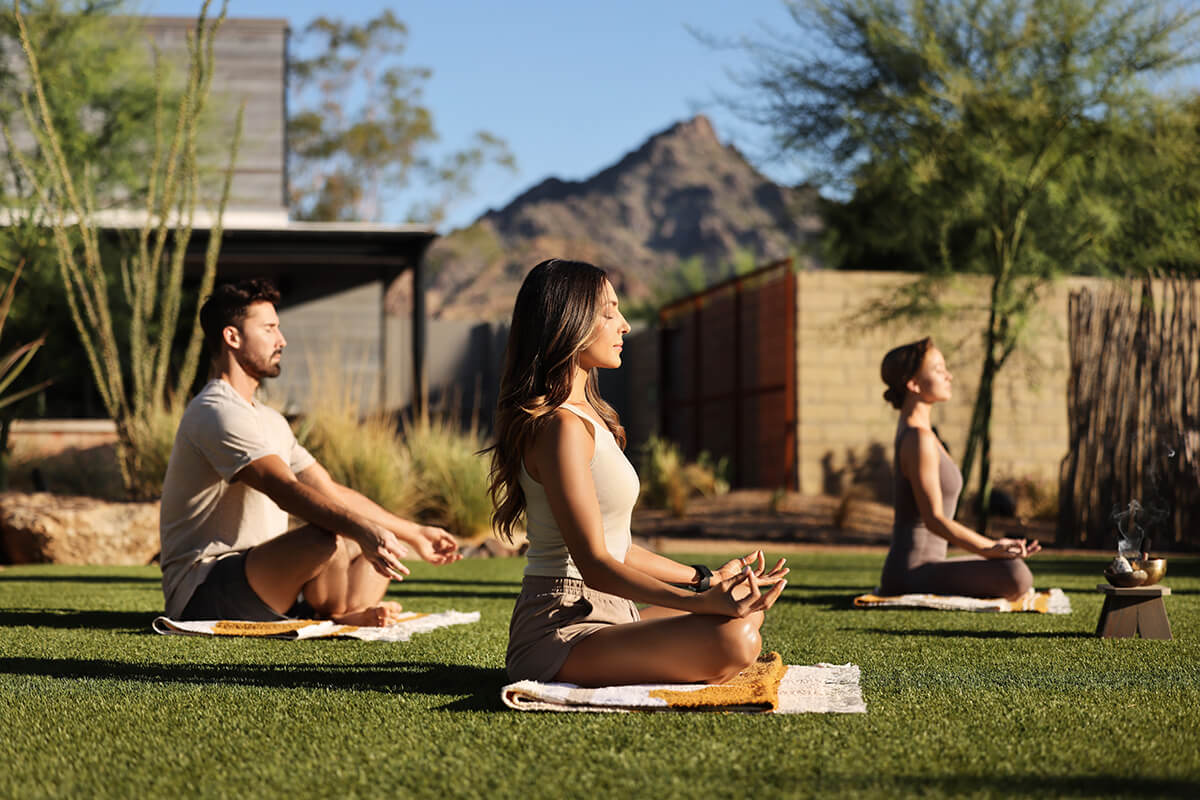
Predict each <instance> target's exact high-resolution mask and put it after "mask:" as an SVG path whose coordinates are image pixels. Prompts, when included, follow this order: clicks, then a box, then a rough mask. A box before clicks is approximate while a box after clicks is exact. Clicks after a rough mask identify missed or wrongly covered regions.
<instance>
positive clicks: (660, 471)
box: [640, 436, 729, 517]
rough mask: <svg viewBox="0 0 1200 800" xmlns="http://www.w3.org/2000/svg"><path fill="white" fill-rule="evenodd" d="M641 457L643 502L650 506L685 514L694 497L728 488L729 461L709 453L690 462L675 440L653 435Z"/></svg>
mask: <svg viewBox="0 0 1200 800" xmlns="http://www.w3.org/2000/svg"><path fill="white" fill-rule="evenodd" d="M640 460H641V470H640V475H641V479H642V494H641V504H642V505H643V506H645V507H647V508H665V509H668V510H670V512H671V514H672V515H674V516H676V517H682V516H683V515H684V513H685V512H686V511H687V505H688V502H689V501H690V500H691V499H692V498H693V497H695V496H697V495H700V496H703V497H714V496H716V495H720V494H725V493H726V492H728V491H729V481H728V478H727V471H728V462H727V461H726V460H725V459H720V460H718V461H715V462H714V461H713V459H712V457H711V456H710V455H709V454H708V453H701V454H700V456H699V457H698V458H697V459H696V460H695V461H692V462H688V461H685V460H684V458H683V454H682V453H680V452H679V446H678V445H676V444H675V443H674V442H672V441H669V440H667V439H662V438H660V437H657V436H652V437H650V439H649V441H647V442H646V444H645V445H644V446H643V447H642V449H641V453H640Z"/></svg>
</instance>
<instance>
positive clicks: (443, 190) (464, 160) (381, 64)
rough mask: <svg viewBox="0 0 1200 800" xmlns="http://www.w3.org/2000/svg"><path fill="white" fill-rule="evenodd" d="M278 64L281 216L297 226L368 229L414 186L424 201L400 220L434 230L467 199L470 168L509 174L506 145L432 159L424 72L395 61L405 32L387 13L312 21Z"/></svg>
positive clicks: (480, 136)
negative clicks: (283, 102) (328, 223)
mask: <svg viewBox="0 0 1200 800" xmlns="http://www.w3.org/2000/svg"><path fill="white" fill-rule="evenodd" d="M297 39H298V41H297V42H296V43H295V45H294V47H293V48H292V51H293V56H292V57H291V58H290V59H289V61H288V87H289V92H290V93H291V97H292V99H291V101H290V104H291V106H292V107H293V108H294V109H296V110H295V111H294V112H293V113H292V114H291V116H290V117H289V119H288V151H289V168H290V174H289V182H290V184H291V187H292V192H291V198H290V203H291V211H292V215H293V216H294V217H296V218H297V219H306V220H344V221H353V220H359V221H372V220H378V219H380V218H381V217H382V216H383V214H384V204H385V201H386V199H387V197H388V196H389V195H396V194H399V193H400V192H402V191H403V190H405V189H406V188H409V187H412V186H414V185H417V186H420V187H421V188H422V194H423V195H424V196H425V198H426V199H424V200H422V201H421V202H419V203H415V204H413V205H412V207H411V208H409V209H408V210H407V213H406V217H407V219H408V221H413V222H426V223H430V224H437V223H439V222H441V221H442V219H443V218H444V216H445V213H446V209H447V207H448V206H449V205H450V204H451V203H452V202H453V201H454V200H455V199H457V198H460V197H463V196H465V195H468V194H470V192H471V187H472V183H473V181H474V178H475V176H476V175H477V174H478V172H479V170H480V169H481V168H483V167H485V166H487V165H490V164H495V165H500V166H503V167H507V168H509V169H512V168H513V167H514V160H513V157H512V154H511V153H510V152H509V150H508V147H507V145H506V144H505V143H504V142H503V141H502V140H501V139H499V138H497V137H496V136H495V135H493V134H491V133H488V132H486V131H480V132H477V133H476V134H475V135H474V137H473V139H472V141H471V142H470V144H469V145H468V146H467V147H465V148H463V149H462V150H456V151H453V152H450V153H448V154H445V155H437V154H436V149H435V148H436V144H437V142H438V138H439V137H438V133H437V129H436V127H435V126H434V120H433V114H432V112H431V111H430V110H429V108H428V107H427V106H425V105H424V101H423V92H424V85H425V83H426V81H428V80H429V77H430V75H431V72H430V70H428V69H425V68H422V67H411V66H406V65H405V64H404V63H403V62H402V60H401V59H402V56H403V54H404V50H405V46H406V44H407V41H408V29H407V27H406V26H405V25H404V23H403V22H401V21H400V20H398V19H396V17H395V15H394V14H392V12H391V11H390V10H386V11H384V12H383V13H381V14H380V15H379V16H377V17H375V18H374V19H371V20H369V21H367V22H365V23H363V24H361V25H358V24H350V23H346V22H343V21H341V20H337V19H330V18H328V17H319V18H318V19H315V20H313V21H312V22H311V23H309V24H308V26H307V27H306V28H305V29H304V31H303V32H302V33H301V35H300V36H299V37H297Z"/></svg>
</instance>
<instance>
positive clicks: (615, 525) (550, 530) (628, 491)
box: [491, 259, 788, 686]
mask: <svg viewBox="0 0 1200 800" xmlns="http://www.w3.org/2000/svg"><path fill="white" fill-rule="evenodd" d="M628 332H629V325H628V323H626V321H625V318H624V317H623V316H621V312H620V311H619V310H618V307H617V295H616V292H615V291H614V290H613V287H612V284H611V283H609V281H608V278H607V277H606V275H605V273H604V271H603V270H600V269H598V268H596V267H594V266H592V265H591V264H585V263H583V262H579V261H565V260H562V259H550V260H549V261H543V262H542V263H540V264H538V265H537V266H536V267H534V268H533V270H532V271H531V272H530V273H529V275H527V276H526V277H525V281H524V283H522V285H521V289H520V292H519V293H518V294H517V301H516V304H515V306H514V308H513V316H512V327H511V329H510V332H509V336H508V346H507V350H506V352H505V363H504V373H503V376H502V377H501V382H500V399H499V401H498V403H497V408H496V444H495V446H494V447H493V448H492V472H491V494H492V500H493V503H494V505H495V511H494V513H493V515H492V520H493V522H494V524H495V526H496V529H497V530H498V531H499V533H500V534H501V535H502V536H505V537H507V538H509V539H510V540H511V538H512V535H513V531H514V528H515V527H516V526H517V524H518V522H519V520H520V518H521V516H522V515H523V516H524V517H525V521H526V530H527V533H528V536H529V551H528V558H529V563H528V564H527V565H526V567H525V577H524V579H523V581H522V584H521V594H520V596H519V597H518V598H517V602H516V605H515V607H514V608H513V615H512V622H511V624H510V626H509V640H508V653H507V656H506V664H507V668H508V674H509V676H510V677H511V678H512V679H513V680H523V679H529V680H538V681H565V682H568V683H574V684H578V685H581V686H602V685H618V684H631V683H676V682H678V683H684V682H720V681H723V680H727V679H728V678H731V677H733V676H734V675H736V674H737V673H738V672H740V671H741V670H742V669H744V668H745V667H747V666H749V665H750V664H751V663H753V662H754V660H755V659H756V658H757V657H758V654H759V651H760V650H761V648H762V642H761V639H760V637H759V627H760V626H761V625H762V621H763V614H764V613H765V612H766V611H767V609H769V608H770V607H771V606H772V605H773V604H774V603H775V601H776V600H777V599H778V598H779V595H780V593H781V592H782V591H783V587H784V585H785V584H786V581H784V580H783V577H784V575H786V574H787V572H788V570H787V568H786V567H784V565H783V560H782V559H780V561H779V563H778V564H776V565H775V567H774V568H773V569H772V570H770V571H769V572H768V571H766V569H765V563H764V559H763V555H762V552H761V551H758V552H756V553H751V554H750V555H748V556H746V557H745V558H739V559H734V560H732V561H730V562H728V563H727V564H725V565H723V566H722V567H720V568H719V569H718V570H716V571H715V572H714V571H712V570H710V569H708V568H707V567H705V566H702V565H699V566H694V567H693V566H687V565H685V564H680V563H678V562H676V561H672V560H671V559H669V558H665V557H663V556H660V555H657V554H655V553H653V552H651V551H649V550H646V549H644V548H642V547H639V546H638V545H635V544H633V543H632V539H631V536H630V528H629V526H630V517H631V514H632V512H633V505H634V503H635V502H636V500H637V496H638V490H639V482H638V477H637V473H636V472H635V471H634V469H633V466H632V465H631V464H630V463H629V461H628V459H626V458H625V454H624V453H623V452H622V448H623V447H624V445H625V430H624V428H622V427H621V424H620V421H619V420H618V419H617V414H616V412H615V411H614V410H613V409H612V407H611V406H609V405H608V404H607V403H605V402H604V400H603V399H601V397H600V394H599V392H598V390H597V376H596V373H597V370H599V369H615V368H616V367H619V366H621V349H622V346H623V345H622V339H623V337H624V335H625V334H626V333H628ZM760 587H761V588H760ZM768 587H769V588H768ZM635 603H646V604H649V605H648V607H645V608H642V609H641V610H639V609H638V607H637V606H636V605H635Z"/></svg>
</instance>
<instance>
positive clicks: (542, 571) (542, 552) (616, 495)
mask: <svg viewBox="0 0 1200 800" xmlns="http://www.w3.org/2000/svg"><path fill="white" fill-rule="evenodd" d="M562 408H565V409H566V410H568V411H570V412H572V413H573V414H576V415H577V416H579V417H580V418H582V419H583V420H584V421H586V422H587V423H589V425H590V426H591V428H592V432H593V435H594V436H595V439H596V449H595V452H594V453H593V454H592V461H591V468H592V481H593V482H594V483H595V484H596V499H597V500H598V501H599V502H600V516H601V518H602V520H603V522H604V544H605V547H606V549H607V550H608V553H609V555H611V556H612V557H613V558H615V559H616V560H617V561H621V562H624V561H625V554H626V553H628V552H629V546H630V544H631V543H632V541H633V536H632V534H631V532H630V522H631V519H632V517H633V506H634V503H636V502H637V498H638V491H639V490H640V489H641V485H640V483H639V481H638V476H637V471H636V470H634V468H633V464H630V463H629V459H628V458H626V457H625V454H624V453H623V452H621V447H620V445H618V444H617V440H616V439H614V438H613V435H612V432H611V431H610V430H609V429H608V427H607V426H606V425H604V424H603V423H601V422H597V421H596V420H594V419H592V417H591V416H589V415H588V414H585V413H583V412H582V411H579V410H578V409H575V408H572V407H571V406H567V405H564V406H562ZM520 482H521V489H522V490H523V491H524V492H525V526H526V530H527V532H528V535H529V550H528V552H527V553H526V557H527V558H528V559H529V563H528V564H526V565H525V574H526V575H540V576H545V577H550V578H578V579H582V578H583V576H582V575H580V574H579V569H578V568H577V567H576V566H575V561H574V560H573V559H572V558H571V554H570V553H569V552H567V545H566V542H564V541H563V538H562V533H561V532H560V531H559V529H558V523H557V522H556V521H555V519H554V514H553V513H552V512H551V511H550V502H549V500H548V499H547V498H546V490H545V489H544V488H543V487H542V485H541V484H540V483H538V482H537V481H535V480H534V479H533V478H532V477H531V476H530V475H529V473H528V472H526V471H525V461H524V459H522V460H521V475H520Z"/></svg>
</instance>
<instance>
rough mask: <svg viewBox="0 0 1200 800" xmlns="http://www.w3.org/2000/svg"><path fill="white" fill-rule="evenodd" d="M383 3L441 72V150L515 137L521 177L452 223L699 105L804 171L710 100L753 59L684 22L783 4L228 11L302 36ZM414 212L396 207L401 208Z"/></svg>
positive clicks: (148, 2)
mask: <svg viewBox="0 0 1200 800" xmlns="http://www.w3.org/2000/svg"><path fill="white" fill-rule="evenodd" d="M135 4H136V5H138V6H140V7H141V8H142V10H143V11H144V12H145V13H149V14H162V15H174V14H183V15H194V14H196V12H197V11H198V10H199V8H200V5H201V2H200V0H135ZM214 7H219V0H214ZM386 7H391V8H392V9H393V10H394V12H395V14H396V15H397V16H398V17H399V18H400V19H401V20H403V21H404V22H405V24H406V25H408V29H409V49H408V59H407V60H408V63H409V64H410V65H412V66H425V67H429V68H430V69H432V70H433V77H432V79H431V80H430V81H429V83H428V84H427V87H426V92H425V100H426V102H427V104H428V106H429V108H430V109H431V110H432V111H433V114H434V120H435V122H436V124H437V128H438V131H439V133H440V134H441V137H442V141H443V142H444V143H445V145H446V146H447V147H448V148H455V147H461V146H463V145H465V144H466V143H467V142H468V140H469V138H470V136H471V134H472V133H473V132H474V131H476V130H480V129H484V130H488V131H491V132H492V133H494V134H496V135H497V136H500V137H501V138H503V139H504V140H506V141H507V142H508V145H509V147H510V148H511V149H512V151H513V153H514V154H515V156H516V159H517V166H518V168H519V171H518V172H517V173H515V174H514V173H509V172H506V171H501V170H493V171H491V172H487V173H484V174H483V175H482V176H481V179H480V181H479V183H478V186H477V189H478V191H477V193H476V194H475V196H473V197H471V198H468V199H466V200H464V201H462V202H461V203H460V204H459V205H458V206H456V207H455V208H453V209H451V216H450V220H449V221H450V225H449V227H455V226H457V225H461V224H465V223H467V222H469V221H470V220H472V219H474V218H475V217H477V216H479V215H480V214H481V213H483V212H484V211H485V210H486V209H488V208H499V207H501V206H503V205H505V204H506V203H508V201H510V200H512V199H513V197H515V196H516V195H517V194H519V193H520V192H522V191H524V190H525V189H527V188H529V187H530V186H532V185H534V184H535V183H538V182H539V181H541V180H543V179H544V178H547V177H549V176H552V175H553V176H557V177H559V178H563V179H580V178H585V177H587V176H588V175H591V174H592V173H594V172H596V171H597V170H599V169H601V168H603V167H605V166H608V165H609V164H611V163H613V162H614V161H616V160H617V159H618V158H620V157H621V156H622V155H624V154H625V153H626V152H628V151H629V150H632V149H633V148H634V147H636V146H637V145H639V144H640V143H641V142H642V141H643V140H644V139H646V138H647V137H648V136H649V135H650V134H652V133H655V132H656V131H659V130H662V129H663V128H666V127H668V126H669V125H671V124H672V123H674V122H676V121H679V120H682V119H686V118H688V117H691V116H693V115H694V114H696V113H699V112H703V113H705V114H708V115H709V117H710V119H712V120H713V123H714V125H715V127H716V129H717V134H718V135H719V136H720V137H721V138H722V140H723V141H727V142H732V143H733V144H736V145H737V146H738V147H739V148H740V149H742V151H743V152H745V153H746V154H747V155H748V156H750V157H751V159H752V160H755V161H756V163H757V164H758V166H759V167H760V168H762V169H763V170H764V172H766V173H767V174H768V175H770V176H771V177H773V178H774V179H776V180H780V181H784V182H789V183H793V182H798V181H799V180H802V179H803V177H804V175H803V170H802V168H801V167H799V166H798V165H794V164H793V165H787V164H768V163H764V162H763V159H762V157H761V156H762V154H763V153H765V152H766V147H765V140H764V132H763V131H761V130H756V129H754V128H753V127H751V126H748V125H747V124H746V123H744V122H742V121H740V120H738V119H737V118H736V117H734V115H732V114H731V113H730V112H728V111H726V110H724V109H723V108H721V107H720V106H719V105H718V104H716V103H714V102H713V97H714V94H715V93H717V92H720V91H728V90H731V89H732V88H733V84H732V83H731V81H730V80H729V78H728V74H727V73H728V70H730V69H734V70H736V69H738V68H739V67H744V66H745V64H744V62H743V61H741V60H740V59H739V57H738V56H737V54H735V53H733V52H729V51H713V50H712V49H710V48H709V47H707V46H706V45H704V44H702V43H701V42H700V41H698V40H697V39H696V38H695V37H694V36H693V35H692V34H691V33H689V32H688V29H687V27H686V26H692V27H694V28H696V29H698V30H701V31H704V32H706V33H709V34H712V35H715V36H718V37H732V36H736V35H739V34H747V33H754V32H756V31H757V32H761V27H760V26H770V27H777V28H778V27H782V26H787V28H789V29H790V28H792V27H794V25H793V23H792V22H791V18H790V17H789V16H788V14H787V11H786V9H785V8H784V6H783V4H782V3H781V2H780V0H606V2H603V3H584V2H572V1H571V0H566V1H564V0H507V1H506V2H496V1H494V0H413V1H412V2H408V3H390V4H389V3H384V2H380V0H350V1H349V2H343V3H330V2H328V0H324V1H322V2H318V0H291V2H284V1H283V0H230V4H229V13H230V15H231V16H240V17H280V18H285V19H287V20H288V21H289V22H290V23H291V27H292V29H293V31H296V32H299V31H300V30H302V29H303V28H304V26H305V25H306V24H307V23H308V22H309V21H310V20H312V19H313V18H315V17H317V16H320V15H322V14H324V15H327V16H333V17H340V18H342V19H345V20H359V21H362V20H366V19H370V18H371V17H373V16H375V15H376V14H378V13H379V12H380V11H381V10H382V9H384V8H386ZM405 207H407V204H406V203H403V204H402V203H396V204H394V205H393V208H394V209H395V212H394V213H395V214H397V215H398V214H400V213H402V212H403V209H404V208H405ZM387 221H390V222H396V221H400V220H398V219H389V220H387Z"/></svg>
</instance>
